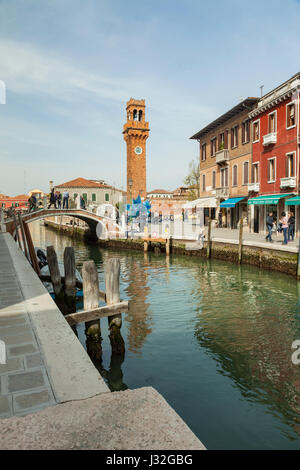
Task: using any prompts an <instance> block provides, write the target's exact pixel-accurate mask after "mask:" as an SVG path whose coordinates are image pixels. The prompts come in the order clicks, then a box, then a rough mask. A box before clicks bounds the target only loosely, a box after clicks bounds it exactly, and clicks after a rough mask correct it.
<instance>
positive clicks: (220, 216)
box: [218, 211, 222, 228]
mask: <svg viewBox="0 0 300 470" xmlns="http://www.w3.org/2000/svg"><path fill="white" fill-rule="evenodd" d="M218 219H219V228H222V211H219V214H218Z"/></svg>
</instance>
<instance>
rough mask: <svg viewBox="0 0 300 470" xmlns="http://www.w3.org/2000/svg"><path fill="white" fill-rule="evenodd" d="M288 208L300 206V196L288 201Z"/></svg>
mask: <svg viewBox="0 0 300 470" xmlns="http://www.w3.org/2000/svg"><path fill="white" fill-rule="evenodd" d="M286 205H287V206H300V196H296V197H291V198H290V199H288V200H287V201H286Z"/></svg>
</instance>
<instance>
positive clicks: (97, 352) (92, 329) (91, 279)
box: [82, 261, 102, 358]
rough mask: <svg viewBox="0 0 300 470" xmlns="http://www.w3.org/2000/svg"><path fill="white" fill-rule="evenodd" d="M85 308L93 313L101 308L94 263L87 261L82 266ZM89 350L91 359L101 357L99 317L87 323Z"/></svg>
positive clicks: (86, 331) (86, 332)
mask: <svg viewBox="0 0 300 470" xmlns="http://www.w3.org/2000/svg"><path fill="white" fill-rule="evenodd" d="M82 280H83V308H84V310H85V311H91V310H93V309H96V308H99V280H98V273H97V269H96V266H95V263H94V261H85V262H84V263H83V266H82ZM85 334H86V337H87V350H88V353H89V354H90V355H91V357H98V358H99V357H101V355H102V346H101V329H100V319H99V317H98V318H97V317H96V318H95V319H94V320H90V321H86V322H85Z"/></svg>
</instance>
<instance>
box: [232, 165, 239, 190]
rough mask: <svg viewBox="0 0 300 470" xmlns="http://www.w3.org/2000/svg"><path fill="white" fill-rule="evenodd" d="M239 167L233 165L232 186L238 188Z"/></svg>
mask: <svg viewBox="0 0 300 470" xmlns="http://www.w3.org/2000/svg"><path fill="white" fill-rule="evenodd" d="M237 177H238V174H237V165H233V168H232V186H237Z"/></svg>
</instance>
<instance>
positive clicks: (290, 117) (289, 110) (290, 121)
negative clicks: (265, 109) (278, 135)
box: [286, 103, 296, 129]
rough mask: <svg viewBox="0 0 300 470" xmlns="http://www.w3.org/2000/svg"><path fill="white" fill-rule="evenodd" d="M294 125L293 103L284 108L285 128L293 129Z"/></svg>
mask: <svg viewBox="0 0 300 470" xmlns="http://www.w3.org/2000/svg"><path fill="white" fill-rule="evenodd" d="M295 124H296V117H295V103H290V104H287V106H286V127H287V129H289V128H290V127H294V126H295Z"/></svg>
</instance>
